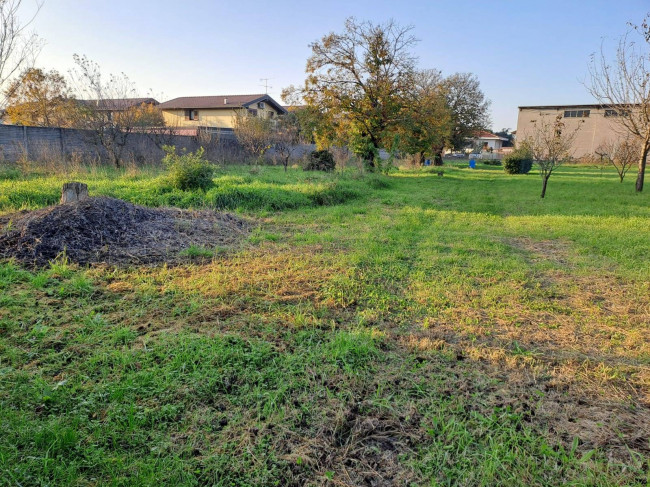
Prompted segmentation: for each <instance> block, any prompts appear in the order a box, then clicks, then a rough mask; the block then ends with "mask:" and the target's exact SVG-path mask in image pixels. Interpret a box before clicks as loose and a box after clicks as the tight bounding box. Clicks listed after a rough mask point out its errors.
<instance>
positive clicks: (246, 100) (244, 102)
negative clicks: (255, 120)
mask: <svg viewBox="0 0 650 487" xmlns="http://www.w3.org/2000/svg"><path fill="white" fill-rule="evenodd" d="M260 101H266V102H269V103H270V104H272V105H273V106H275V108H276V109H277V110H278V111H279V112H286V110H285V109H284V108H282V106H281V105H280V104H278V103H277V102H276V101H275V100H274V99H273V98H271V97H270V96H269V95H265V94H256V95H218V96H182V97H180V98H174V99H173V100H169V101H166V102H164V103H161V104H160V105H159V106H158V107H159V108H160V109H161V110H179V109H199V108H203V109H206V108H239V107H248V106H250V105H252V104H253V103H256V102H260Z"/></svg>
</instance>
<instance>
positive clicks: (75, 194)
mask: <svg viewBox="0 0 650 487" xmlns="http://www.w3.org/2000/svg"><path fill="white" fill-rule="evenodd" d="M86 198H88V185H86V184H84V183H77V182H71V183H65V184H64V185H63V191H61V204H65V203H73V202H75V201H82V200H85V199H86Z"/></svg>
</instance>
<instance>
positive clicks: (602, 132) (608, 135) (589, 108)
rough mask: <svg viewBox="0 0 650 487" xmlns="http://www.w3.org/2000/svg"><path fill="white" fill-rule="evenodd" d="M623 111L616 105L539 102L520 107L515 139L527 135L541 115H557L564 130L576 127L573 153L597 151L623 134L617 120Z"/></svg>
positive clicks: (553, 118) (520, 138)
mask: <svg viewBox="0 0 650 487" xmlns="http://www.w3.org/2000/svg"><path fill="white" fill-rule="evenodd" d="M621 112H622V109H621V107H619V106H615V105H542V106H522V107H519V118H518V120H517V141H518V142H521V141H523V140H525V139H526V137H528V136H530V135H531V134H532V132H533V130H534V124H535V122H536V121H537V122H538V123H539V121H540V120H541V119H544V120H546V121H548V122H549V123H553V121H554V120H555V118H556V117H557V116H558V115H560V116H561V117H562V121H563V122H564V124H565V127H566V130H568V131H573V130H576V129H577V130H578V132H577V134H576V138H575V141H574V142H573V154H572V156H573V157H583V156H587V155H591V154H594V153H596V152H598V149H599V147H600V146H601V145H602V144H603V143H605V142H609V141H614V140H616V139H620V138H621V137H623V136H624V135H623V133H624V130H622V126H621V125H620V123H618V122H617V117H618V116H619V115H620V113H621Z"/></svg>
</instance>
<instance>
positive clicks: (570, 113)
mask: <svg viewBox="0 0 650 487" xmlns="http://www.w3.org/2000/svg"><path fill="white" fill-rule="evenodd" d="M590 112H591V110H565V111H564V118H587V117H588V116H589V113H590Z"/></svg>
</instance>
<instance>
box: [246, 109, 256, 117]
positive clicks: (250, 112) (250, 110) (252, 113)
mask: <svg viewBox="0 0 650 487" xmlns="http://www.w3.org/2000/svg"><path fill="white" fill-rule="evenodd" d="M248 114H249V115H250V116H251V117H257V110H256V109H255V108H249V109H248Z"/></svg>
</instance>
